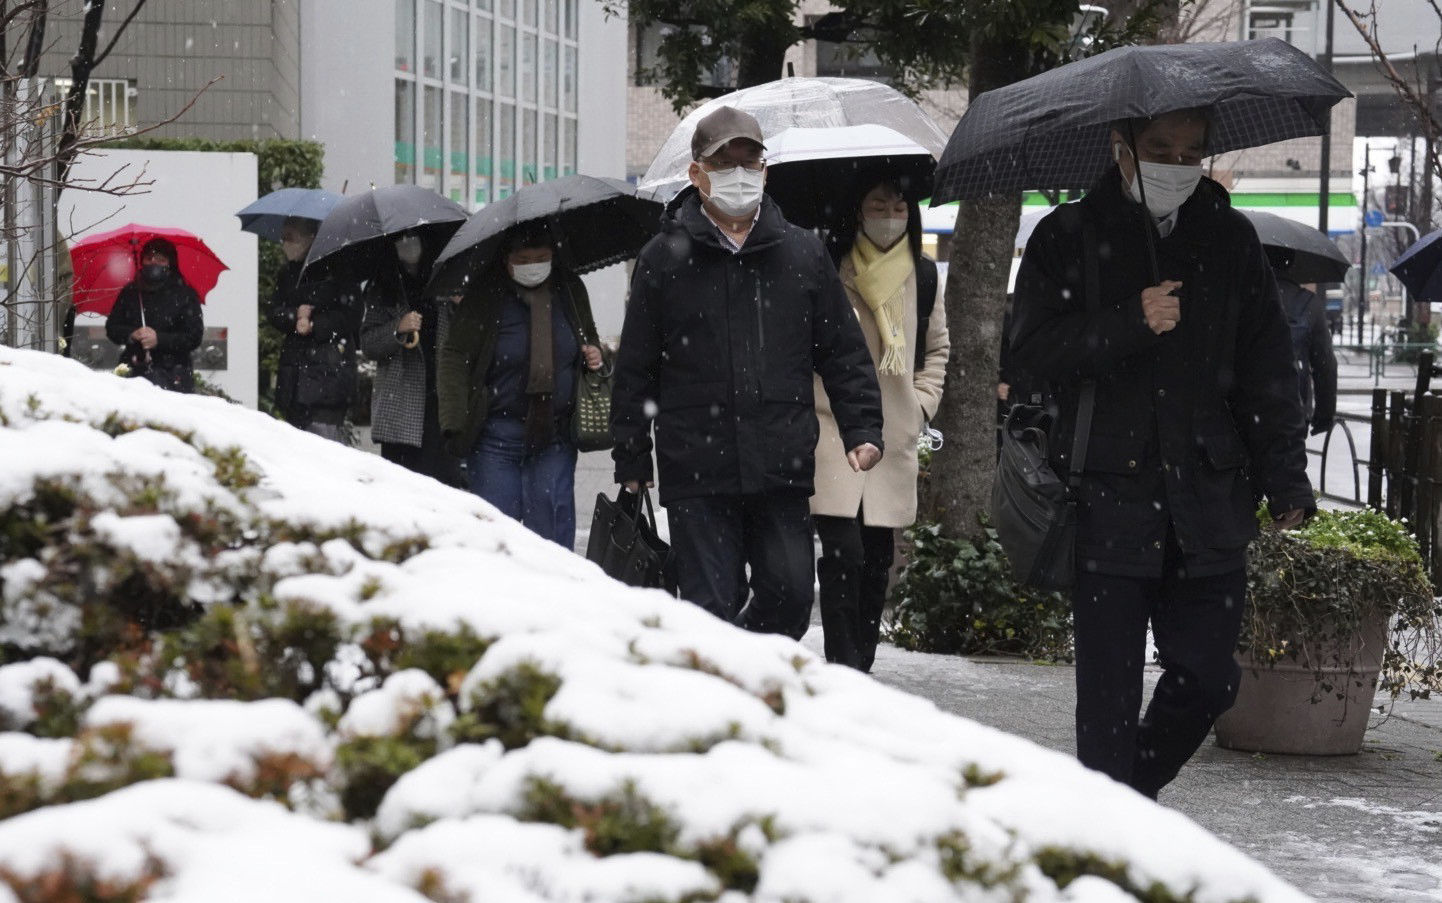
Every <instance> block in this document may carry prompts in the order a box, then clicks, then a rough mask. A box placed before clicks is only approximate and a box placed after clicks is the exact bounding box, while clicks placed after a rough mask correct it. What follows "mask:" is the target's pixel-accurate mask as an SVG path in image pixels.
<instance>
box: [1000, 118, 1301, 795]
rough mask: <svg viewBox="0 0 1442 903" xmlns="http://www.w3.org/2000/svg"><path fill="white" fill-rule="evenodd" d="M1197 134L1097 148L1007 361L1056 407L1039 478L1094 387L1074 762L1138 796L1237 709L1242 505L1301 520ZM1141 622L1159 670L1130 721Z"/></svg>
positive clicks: (1082, 507)
mask: <svg viewBox="0 0 1442 903" xmlns="http://www.w3.org/2000/svg"><path fill="white" fill-rule="evenodd" d="M1206 129H1207V121H1206V118H1205V116H1204V115H1201V114H1199V113H1197V112H1195V111H1180V112H1177V113H1169V114H1166V115H1164V116H1161V117H1158V118H1157V119H1154V120H1142V121H1138V122H1135V123H1132V124H1131V126H1130V127H1128V126H1127V125H1125V124H1123V125H1122V126H1121V127H1120V128H1118V129H1117V130H1114V131H1113V133H1112V141H1113V153H1114V156H1115V158H1116V160H1117V161H1118V166H1116V167H1113V168H1112V169H1110V170H1109V171H1108V172H1107V173H1106V174H1105V175H1104V176H1103V177H1102V178H1101V179H1100V181H1098V183H1097V184H1096V185H1095V186H1094V187H1093V188H1092V190H1091V192H1090V193H1089V194H1088V195H1087V196H1086V197H1085V198H1084V199H1083V200H1081V201H1080V202H1078V203H1076V204H1068V205H1065V206H1064V207H1062V208H1060V209H1059V210H1057V211H1056V212H1055V213H1053V214H1051V215H1050V216H1048V217H1047V218H1046V219H1045V220H1043V221H1042V222H1041V223H1040V225H1038V227H1037V230H1036V233H1035V234H1034V235H1033V236H1032V238H1031V241H1030V242H1029V243H1028V245H1027V249H1026V254H1025V256H1024V257H1023V259H1022V265H1021V270H1020V273H1019V274H1018V278H1017V287H1016V311H1015V324H1014V327H1013V332H1012V353H1013V354H1014V355H1015V360H1016V362H1017V363H1018V364H1019V365H1020V366H1022V367H1023V368H1024V369H1026V370H1027V371H1028V372H1030V373H1032V374H1034V375H1036V376H1038V377H1040V378H1042V379H1045V380H1048V381H1049V382H1050V384H1051V389H1052V391H1053V392H1054V393H1055V394H1054V397H1055V399H1056V404H1057V416H1058V428H1057V429H1055V430H1054V431H1053V436H1052V440H1051V443H1050V448H1051V458H1052V465H1053V467H1054V468H1055V469H1056V470H1057V472H1058V473H1059V474H1066V473H1067V472H1068V465H1069V463H1070V461H1069V459H1070V457H1071V449H1072V435H1073V430H1074V427H1075V424H1076V418H1077V410H1078V402H1079V399H1080V397H1081V395H1082V393H1081V389H1082V386H1083V384H1084V383H1085V382H1086V381H1091V380H1094V381H1095V383H1096V400H1095V413H1094V416H1093V418H1092V426H1091V435H1090V442H1089V444H1088V446H1087V449H1086V454H1085V459H1084V463H1083V466H1082V472H1083V477H1082V481H1081V487H1080V490H1079V493H1078V501H1079V510H1078V517H1079V522H1078V528H1077V547H1076V555H1077V577H1076V583H1075V585H1074V587H1073V593H1072V595H1073V614H1074V619H1075V631H1076V634H1075V635H1076V659H1077V662H1076V675H1077V710H1076V719H1077V754H1078V757H1079V758H1080V759H1081V761H1082V763H1083V764H1085V765H1087V766H1089V767H1092V768H1095V769H1098V770H1100V771H1103V772H1105V773H1106V774H1108V775H1110V776H1112V777H1113V778H1115V779H1116V780H1118V781H1122V782H1124V783H1129V784H1130V785H1131V786H1132V787H1134V788H1135V789H1137V790H1138V791H1140V792H1141V793H1143V794H1146V795H1148V796H1151V797H1153V798H1155V797H1156V795H1157V793H1158V791H1160V790H1161V788H1162V787H1163V786H1165V785H1166V784H1167V783H1168V782H1170V781H1171V780H1172V778H1174V777H1175V776H1176V775H1177V773H1178V771H1179V770H1180V769H1181V767H1182V766H1183V765H1184V764H1185V763H1186V761H1187V760H1188V759H1189V758H1190V757H1191V755H1192V754H1193V753H1194V752H1195V751H1196V749H1197V747H1198V746H1200V745H1201V742H1202V740H1203V739H1205V737H1206V735H1207V732H1208V731H1209V730H1210V729H1211V726H1212V723H1213V722H1214V721H1215V720H1216V718H1217V716H1219V715H1220V714H1221V713H1222V712H1224V711H1226V710H1227V709H1228V708H1229V707H1230V706H1231V704H1232V702H1233V701H1234V699H1235V698H1236V692H1237V682H1238V678H1239V676H1240V675H1239V670H1238V668H1237V665H1236V663H1235V661H1234V659H1233V652H1234V650H1235V647H1236V641H1237V635H1238V632H1239V630H1240V626H1241V617H1242V607H1243V601H1244V594H1245V590H1246V572H1245V552H1246V547H1247V544H1248V542H1249V541H1250V540H1251V539H1252V537H1253V536H1254V535H1255V534H1256V532H1257V516H1256V499H1257V497H1258V495H1259V494H1264V495H1265V496H1266V498H1267V500H1268V502H1269V503H1270V510H1271V511H1272V513H1273V514H1274V515H1276V516H1277V517H1276V520H1275V522H1274V523H1275V526H1278V527H1292V526H1296V525H1297V524H1300V523H1301V522H1302V520H1303V519H1304V517H1306V516H1307V514H1308V513H1309V512H1311V511H1314V510H1315V509H1316V503H1315V501H1314V499H1313V496H1312V487H1311V484H1310V483H1309V482H1308V480H1307V473H1306V451H1305V448H1304V446H1303V439H1304V430H1303V421H1302V412H1301V405H1300V404H1299V402H1298V398H1297V377H1296V371H1295V370H1294V368H1293V367H1292V353H1291V342H1290V339H1289V337H1288V333H1287V323H1286V320H1285V319H1284V317H1283V315H1282V309H1281V305H1280V304H1279V303H1278V301H1277V290H1276V283H1275V281H1274V280H1273V279H1272V275H1271V272H1270V270H1269V268H1268V266H1267V260H1266V258H1265V256H1264V255H1263V252H1262V248H1261V245H1260V244H1259V243H1258V241H1257V235H1256V232H1255V230H1254V229H1253V228H1252V226H1251V224H1250V223H1249V222H1248V221H1247V219H1246V218H1245V217H1244V216H1242V215H1241V214H1240V213H1238V212H1236V211H1235V210H1233V209H1232V208H1231V203H1230V199H1229V197H1228V195H1227V193H1226V191H1225V190H1224V189H1223V188H1222V187H1221V186H1220V185H1218V184H1216V183H1215V182H1212V181H1211V180H1208V179H1203V178H1201V158H1202V156H1203V154H1204V153H1205V147H1206ZM1129 134H1133V135H1135V136H1136V137H1135V141H1136V146H1135V150H1134V149H1133V147H1132V146H1131V145H1132V142H1131V140H1130V139H1129V137H1128V135H1129ZM1138 158H1140V160H1141V178H1142V186H1141V187H1142V188H1144V191H1145V194H1144V198H1145V206H1143V205H1142V203H1141V202H1140V200H1139V199H1140V198H1141V197H1142V196H1143V195H1142V191H1141V189H1139V188H1138V187H1137V185H1136V183H1137V179H1136V173H1137V166H1136V165H1135V162H1134V161H1136V160H1137V159H1138ZM1088 223H1089V224H1090V230H1089V229H1088V228H1087V226H1086V224H1088ZM1143 230H1152V232H1153V234H1152V236H1151V240H1152V241H1153V242H1155V247H1156V253H1157V270H1158V271H1159V274H1160V277H1161V278H1160V280H1158V279H1157V278H1154V276H1153V274H1152V272H1151V267H1150V265H1149V262H1148V257H1147V252H1146V248H1147V237H1146V233H1145V232H1144V231H1143ZM1088 231H1091V232H1092V234H1094V235H1095V241H1094V247H1093V248H1092V250H1091V253H1093V254H1095V255H1096V262H1097V271H1096V272H1097V281H1098V282H1099V289H1100V291H1099V292H1098V296H1099V302H1100V304H1099V309H1098V310H1096V311H1095V312H1090V311H1089V310H1088V308H1087V300H1086V297H1087V290H1086V283H1087V281H1088V280H1087V278H1086V275H1085V274H1086V271H1087V267H1086V266H1085V264H1084V260H1085V256H1086V254H1087V253H1088V244H1089V242H1088V241H1087V240H1086V237H1085V236H1086V234H1087V233H1088ZM1149 622H1150V625H1151V628H1152V632H1153V634H1154V637H1155V641H1156V646H1157V650H1158V653H1159V657H1160V661H1161V664H1162V666H1163V668H1164V673H1163V674H1162V677H1161V679H1160V680H1159V681H1158V683H1157V689H1156V692H1155V693H1154V695H1153V697H1152V700H1151V703H1150V704H1149V706H1148V708H1147V711H1146V714H1145V716H1144V717H1142V718H1141V720H1140V722H1139V721H1138V713H1139V711H1140V708H1141V702H1142V667H1143V665H1144V663H1145V662H1144V658H1145V654H1146V653H1145V650H1146V638H1147V626H1148V623H1149Z"/></svg>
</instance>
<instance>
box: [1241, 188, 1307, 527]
mask: <svg viewBox="0 0 1442 903" xmlns="http://www.w3.org/2000/svg"><path fill="white" fill-rule="evenodd" d="M1235 219H1236V221H1237V222H1236V225H1235V228H1236V230H1237V232H1238V233H1239V235H1238V245H1239V247H1238V254H1239V260H1238V263H1237V269H1236V280H1237V281H1236V284H1235V285H1234V286H1233V287H1232V290H1233V291H1234V292H1236V295H1237V326H1236V337H1237V344H1236V350H1235V352H1234V354H1233V363H1234V372H1235V374H1236V378H1235V380H1234V381H1233V387H1232V390H1231V393H1230V397H1229V398H1228V402H1229V404H1230V406H1231V409H1232V419H1233V422H1234V423H1235V424H1236V426H1237V431H1238V432H1239V433H1240V434H1241V436H1242V440H1243V442H1245V443H1246V446H1247V451H1248V455H1249V457H1250V459H1251V469H1252V478H1253V480H1254V481H1255V483H1256V485H1257V486H1258V487H1259V488H1260V489H1261V490H1262V492H1263V493H1264V494H1265V495H1266V497H1267V501H1268V504H1269V506H1270V508H1271V510H1272V512H1273V513H1274V514H1282V513H1284V512H1286V511H1291V510H1293V509H1296V508H1301V509H1303V510H1306V511H1315V510H1316V508H1317V501H1316V499H1315V498H1314V497H1313V495H1312V483H1311V481H1310V480H1308V478H1307V448H1306V444H1305V442H1306V426H1305V424H1304V423H1303V421H1302V401H1301V398H1300V397H1299V396H1298V394H1297V370H1296V366H1295V363H1294V360H1295V359H1294V357H1293V355H1292V334H1291V329H1290V327H1288V325H1287V317H1286V315H1285V314H1284V313H1283V312H1282V302H1281V299H1280V297H1279V296H1278V293H1277V282H1276V280H1275V279H1274V278H1273V277H1272V270H1271V267H1270V266H1269V265H1268V263H1267V259H1266V256H1265V254H1264V253H1263V251H1262V245H1261V243H1260V242H1258V241H1257V235H1256V231H1255V230H1254V229H1253V228H1252V226H1251V224H1250V223H1249V222H1248V221H1247V220H1246V219H1245V218H1244V217H1242V216H1241V215H1240V214H1238V215H1237V216H1236V217H1235Z"/></svg>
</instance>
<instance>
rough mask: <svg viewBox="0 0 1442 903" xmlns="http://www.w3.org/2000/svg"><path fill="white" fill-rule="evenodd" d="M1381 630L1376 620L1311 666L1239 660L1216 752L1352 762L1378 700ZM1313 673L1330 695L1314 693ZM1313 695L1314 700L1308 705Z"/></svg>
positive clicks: (1322, 653)
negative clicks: (1234, 694) (1235, 686)
mask: <svg viewBox="0 0 1442 903" xmlns="http://www.w3.org/2000/svg"><path fill="white" fill-rule="evenodd" d="M1387 622H1388V619H1387V618H1386V617H1383V616H1379V617H1377V618H1375V619H1374V620H1373V621H1372V622H1371V623H1367V624H1364V625H1363V626H1362V628H1361V629H1360V630H1359V631H1358V632H1357V634H1356V635H1354V636H1353V637H1352V638H1351V640H1350V642H1348V643H1346V644H1343V646H1342V648H1333V649H1322V650H1318V652H1317V654H1316V655H1315V657H1314V659H1315V666H1314V662H1313V661H1301V662H1294V661H1290V660H1289V661H1283V662H1278V663H1277V664H1275V665H1270V666H1269V665H1266V664H1264V663H1261V662H1258V661H1256V660H1254V659H1253V658H1252V657H1251V656H1244V655H1238V656H1237V663H1238V664H1239V665H1241V666H1242V681H1241V686H1240V687H1239V689H1238V692H1237V702H1236V705H1234V706H1233V707H1232V708H1231V710H1230V711H1228V712H1226V713H1225V714H1223V715H1222V717H1221V718H1219V719H1218V720H1217V728H1216V732H1217V745H1218V746H1221V747H1223V748H1224V749H1236V750H1243V751H1246V752H1263V753H1286V754H1294V755H1307V756H1349V755H1355V754H1356V753H1357V752H1359V751H1360V750H1361V749H1362V736H1363V734H1365V733H1366V732H1367V719H1368V716H1369V715H1370V714H1371V711H1372V698H1373V696H1375V695H1376V692H1377V677H1378V674H1379V673H1380V672H1381V670H1382V652H1383V649H1384V648H1385V645H1386V640H1387ZM1344 666H1350V667H1344ZM1319 673H1320V675H1321V676H1322V678H1323V682H1325V683H1328V684H1331V685H1332V687H1333V688H1334V689H1333V690H1332V692H1330V693H1322V692H1321V691H1320V690H1319V688H1318V685H1317V684H1318V680H1317V678H1318V674H1319ZM1344 692H1345V696H1344V698H1341V699H1339V698H1337V697H1338V694H1339V693H1344ZM1314 695H1320V697H1321V698H1320V699H1318V700H1317V701H1316V702H1313V701H1312V699H1313V696H1314Z"/></svg>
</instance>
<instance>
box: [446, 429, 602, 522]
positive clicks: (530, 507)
mask: <svg viewBox="0 0 1442 903" xmlns="http://www.w3.org/2000/svg"><path fill="white" fill-rule="evenodd" d="M470 477H471V492H474V493H475V494H476V495H478V496H480V497H481V498H483V499H485V500H486V501H488V502H490V503H491V504H492V505H495V506H496V507H497V508H499V509H501V513H502V514H504V515H506V516H507V517H510V518H512V519H514V520H518V521H520V522H521V523H523V524H525V525H526V526H527V527H528V528H529V529H530V530H531V531H532V532H534V533H537V534H539V535H541V536H544V537H545V538H546V539H549V540H551V541H552V542H554V543H557V544H558V545H561V546H564V547H565V548H566V549H567V550H571V549H573V548H574V546H575V544H576V449H575V446H573V445H571V443H570V441H569V440H567V439H558V440H556V441H555V442H553V443H551V444H550V445H548V446H546V447H545V448H543V449H541V450H540V451H538V452H536V453H535V454H529V455H528V454H526V425H525V424H524V423H522V422H521V421H519V420H509V419H502V418H494V419H491V420H487V421H486V425H485V428H484V429H483V430H482V432H481V439H480V441H479V442H478V443H476V449H475V451H473V452H472V453H471V458H470Z"/></svg>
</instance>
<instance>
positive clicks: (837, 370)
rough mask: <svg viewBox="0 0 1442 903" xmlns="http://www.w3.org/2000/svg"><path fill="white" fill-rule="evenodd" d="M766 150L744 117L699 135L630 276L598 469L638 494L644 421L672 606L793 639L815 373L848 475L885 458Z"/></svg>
mask: <svg viewBox="0 0 1442 903" xmlns="http://www.w3.org/2000/svg"><path fill="white" fill-rule="evenodd" d="M763 150H764V147H763V145H762V141H761V130H760V127H759V126H758V125H757V124H756V120H755V119H753V118H752V117H751V116H750V115H748V114H746V113H744V112H742V111H740V110H736V109H733V108H730V107H723V108H721V109H720V110H718V111H717V112H715V113H712V114H711V115H710V116H707V117H706V118H704V119H702V120H701V122H700V123H699V124H698V125H697V128H696V133H695V135H694V136H693V138H692V142H691V151H692V157H693V159H694V160H695V162H694V163H692V164H691V170H690V176H691V182H692V187H689V188H687V189H686V190H685V191H684V192H682V194H681V195H680V196H678V197H677V199H676V200H675V201H673V202H672V205H671V207H670V208H669V209H668V213H667V217H666V220H665V223H664V227H663V230H662V232H661V234H660V235H658V236H656V237H655V238H654V239H652V240H651V242H650V243H649V244H647V245H646V247H645V248H644V249H643V250H642V251H641V254H640V257H639V258H638V259H637V262H636V269H635V272H634V274H633V276H632V280H631V296H630V300H629V302H628V305H627V308H626V321H625V326H624V328H623V330H622V333H621V348H620V351H619V353H618V356H617V362H616V374H615V384H614V388H613V402H612V428H613V433H614V435H615V440H616V445H615V448H614V449H613V451H612V456H613V457H614V459H615V462H616V480H617V482H620V483H623V484H625V485H626V486H627V487H628V488H630V489H631V490H633V491H639V490H641V488H642V486H643V484H644V485H649V484H650V482H651V480H652V476H653V474H652V463H651V451H652V440H651V428H652V421H653V420H654V421H655V424H654V425H655V436H656V439H655V451H656V459H657V462H658V468H659V471H660V481H661V503H662V504H663V505H665V506H666V507H667V510H668V513H669V521H670V527H671V543H672V548H673V549H674V552H675V555H676V573H677V577H678V580H679V583H680V591H681V595H682V597H683V598H686V599H688V600H690V601H692V602H695V603H696V604H698V605H701V606H702V607H704V608H706V609H707V610H709V611H711V612H712V613H714V614H716V615H717V616H718V617H721V618H724V619H726V620H728V621H733V622H736V623H739V624H740V625H741V626H743V627H746V628H747V629H750V630H756V631H762V632H769V633H784V634H787V635H789V636H792V637H796V638H800V636H801V635H802V634H803V633H805V632H806V627H807V624H808V622H809V620H810V612H811V600H812V585H813V567H814V562H813V559H814V557H815V556H814V555H813V554H812V544H811V513H810V508H809V505H808V502H807V499H808V498H809V497H810V495H811V493H812V475H813V471H814V465H815V449H816V442H817V435H818V426H817V420H816V411H815V406H814V401H813V397H812V385H813V383H812V374H813V372H814V373H819V374H820V375H821V379H822V382H823V384H824V386H825V388H826V393H827V395H828V396H829V397H830V399H831V405H832V409H833V410H834V412H835V414H836V420H837V423H838V425H839V426H840V430H841V436H842V439H843V443H844V445H845V447H846V449H847V457H848V459H849V460H850V463H851V466H852V467H853V468H854V469H856V470H868V469H870V468H871V467H872V466H874V465H875V464H876V462H877V461H879V460H880V459H881V449H882V439H881V395H880V390H879V388H878V386H877V382H876V371H875V368H874V367H873V365H872V363H871V355H870V353H869V352H868V351H867V348H866V343H865V339H864V338H863V337H862V333H861V327H860V325H859V324H858V323H857V321H856V315H855V314H854V313H852V310H851V304H850V302H849V301H848V300H847V297H846V292H845V290H844V289H843V288H842V286H841V281H840V279H839V277H838V276H837V274H836V268H835V267H834V266H833V265H832V263H831V258H830V257H829V256H828V255H827V253H826V250H825V248H824V247H823V246H822V244H821V242H820V241H819V240H818V239H817V238H816V237H815V236H814V235H812V234H811V233H809V232H806V231H805V230H802V229H799V228H797V227H795V226H792V225H791V224H790V223H788V222H786V220H785V219H784V218H783V217H782V215H781V211H780V209H779V208H777V206H776V205H775V204H774V203H773V202H772V201H771V200H770V199H769V198H766V197H765V195H764V194H763V193H762V185H763V183H764V181H765V161H764V159H763V158H762V156H761V154H762V152H763ZM747 565H749V566H750V568H751V580H750V589H751V592H752V594H753V597H752V599H751V601H750V602H749V604H746V592H747V587H746V582H745V568H746V566H747ZM743 604H744V608H743Z"/></svg>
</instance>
